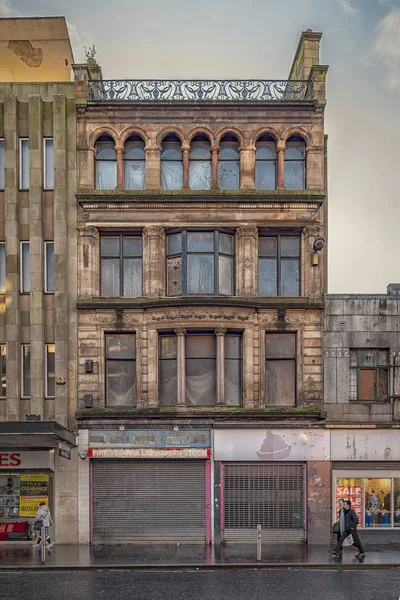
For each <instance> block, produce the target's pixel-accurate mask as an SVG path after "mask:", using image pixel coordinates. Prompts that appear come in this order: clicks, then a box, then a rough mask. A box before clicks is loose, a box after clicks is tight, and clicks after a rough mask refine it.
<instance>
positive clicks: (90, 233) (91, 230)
mask: <svg viewBox="0 0 400 600" xmlns="http://www.w3.org/2000/svg"><path fill="white" fill-rule="evenodd" d="M78 231H79V236H80V237H93V238H95V239H98V238H99V236H100V233H99V230H98V229H97V227H93V226H92V225H88V226H86V225H84V226H83V227H78Z"/></svg>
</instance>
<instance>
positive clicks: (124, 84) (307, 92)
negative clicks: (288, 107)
mask: <svg viewBox="0 0 400 600" xmlns="http://www.w3.org/2000/svg"><path fill="white" fill-rule="evenodd" d="M89 99H90V100H99V101H121V100H130V101H135V102H136V101H137V102H145V101H150V102H153V101H163V100H165V101H175V102H182V101H195V102H208V101H219V102H221V101H222V102H229V101H235V102H246V101H253V100H254V101H267V100H295V101H296V100H310V99H312V83H311V82H310V81H286V80H270V81H268V80H263V79H224V80H212V79H192V80H190V79H188V80H174V79H104V80H101V81H90V82H89Z"/></svg>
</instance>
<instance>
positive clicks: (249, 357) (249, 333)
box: [243, 327, 254, 408]
mask: <svg viewBox="0 0 400 600" xmlns="http://www.w3.org/2000/svg"><path fill="white" fill-rule="evenodd" d="M243 406H244V407H245V408H253V407H254V330H253V328H252V327H251V328H250V327H246V329H244V331H243Z"/></svg>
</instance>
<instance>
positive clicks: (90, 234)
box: [78, 227, 100, 297]
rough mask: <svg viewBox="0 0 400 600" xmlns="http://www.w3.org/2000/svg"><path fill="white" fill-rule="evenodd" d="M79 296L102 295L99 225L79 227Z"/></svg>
mask: <svg viewBox="0 0 400 600" xmlns="http://www.w3.org/2000/svg"><path fill="white" fill-rule="evenodd" d="M78 231H79V249H78V252H79V255H78V264H79V267H78V296H86V297H92V296H99V295H100V248H99V245H100V235H99V230H98V229H97V227H79V228H78Z"/></svg>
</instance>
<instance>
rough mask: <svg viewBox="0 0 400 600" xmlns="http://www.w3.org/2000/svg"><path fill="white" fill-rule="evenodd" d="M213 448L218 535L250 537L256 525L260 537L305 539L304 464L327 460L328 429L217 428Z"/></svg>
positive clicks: (245, 539)
mask: <svg viewBox="0 0 400 600" xmlns="http://www.w3.org/2000/svg"><path fill="white" fill-rule="evenodd" d="M214 453H215V461H216V462H215V473H216V485H215V489H216V490H219V497H217V498H216V504H217V505H218V508H219V510H218V511H216V521H215V529H216V530H217V531H218V532H219V534H220V538H221V541H223V542H224V543H229V542H253V543H254V542H255V539H256V530H257V525H261V527H262V531H263V539H264V540H266V541H270V542H301V541H305V540H306V539H307V481H308V465H309V464H310V463H311V462H312V464H313V465H316V464H317V463H319V462H320V461H327V460H329V432H327V431H324V430H314V431H313V430H310V429H273V430H266V429H248V430H246V429H242V430H238V429H235V430H228V429H224V430H222V429H221V430H220V429H217V430H216V431H215V432H214ZM313 468H315V467H313ZM217 513H218V514H217Z"/></svg>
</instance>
